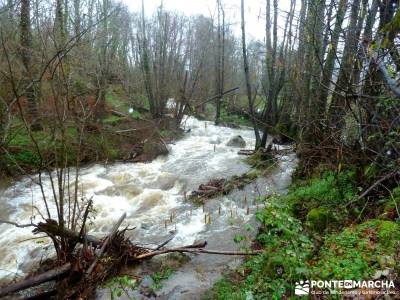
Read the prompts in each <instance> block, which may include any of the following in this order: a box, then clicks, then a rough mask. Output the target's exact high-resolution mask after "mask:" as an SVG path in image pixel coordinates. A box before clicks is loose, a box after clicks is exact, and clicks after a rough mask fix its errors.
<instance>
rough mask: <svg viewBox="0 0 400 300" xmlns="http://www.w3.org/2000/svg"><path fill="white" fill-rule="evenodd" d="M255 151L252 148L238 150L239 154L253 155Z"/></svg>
mask: <svg viewBox="0 0 400 300" xmlns="http://www.w3.org/2000/svg"><path fill="white" fill-rule="evenodd" d="M254 153H255V150H250V149H242V150H239V151H238V154H239V155H253V154H254Z"/></svg>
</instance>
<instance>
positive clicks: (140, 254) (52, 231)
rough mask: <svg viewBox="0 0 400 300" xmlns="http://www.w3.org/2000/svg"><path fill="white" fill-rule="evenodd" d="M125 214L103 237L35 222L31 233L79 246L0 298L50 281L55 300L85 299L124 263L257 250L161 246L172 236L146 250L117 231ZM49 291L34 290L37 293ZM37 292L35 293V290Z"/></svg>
mask: <svg viewBox="0 0 400 300" xmlns="http://www.w3.org/2000/svg"><path fill="white" fill-rule="evenodd" d="M125 216H126V215H125V214H124V215H122V216H121V217H120V219H119V220H118V221H117V222H116V223H115V224H114V226H113V228H112V229H111V231H110V234H109V235H108V236H106V237H105V238H103V239H97V238H94V237H91V236H88V235H82V236H80V235H79V234H78V233H74V232H71V231H69V230H65V229H64V230H61V229H60V227H59V226H58V224H57V223H56V222H55V221H54V220H47V221H46V222H45V223H39V224H38V225H37V227H36V228H35V230H34V232H35V233H39V232H45V233H46V234H49V235H51V236H52V237H55V236H63V237H64V238H65V239H70V240H72V241H73V242H78V243H80V244H82V246H81V247H80V248H79V249H77V250H76V251H75V252H74V256H73V257H72V258H70V259H69V261H65V262H61V261H57V262H55V263H54V267H53V268H52V269H50V270H47V271H46V272H44V273H41V274H37V275H33V276H30V277H29V278H26V279H25V280H22V281H20V282H17V283H14V284H9V285H7V286H5V287H0V297H3V296H6V295H9V294H12V293H17V292H20V291H23V290H26V289H29V288H33V287H36V286H39V285H41V284H43V283H46V282H54V285H53V288H52V289H51V291H52V292H54V293H56V294H57V299H71V298H73V299H75V298H79V297H80V298H86V297H90V296H91V295H93V293H94V291H95V288H96V286H97V285H98V284H101V283H102V282H104V281H105V280H106V279H107V278H109V277H110V276H114V275H116V274H118V272H119V271H120V269H121V268H122V267H123V266H125V265H135V264H138V263H140V262H141V261H143V260H146V259H151V258H152V257H154V256H157V255H162V254H167V253H173V252H178V253H193V254H200V253H204V254H219V255H256V254H258V253H259V252H257V251H256V252H249V253H248V252H236V251H218V250H209V249H205V247H206V245H207V242H206V241H203V242H198V243H195V244H192V245H186V246H181V247H176V248H170V249H168V248H165V247H164V246H165V245H166V244H168V243H169V242H170V241H171V240H172V238H173V236H172V237H169V238H168V239H167V240H166V241H163V242H161V243H160V244H159V245H158V246H157V247H156V248H153V249H150V248H146V247H143V246H138V245H135V244H134V243H132V242H131V241H130V240H129V239H128V238H127V237H126V236H125V233H126V231H127V230H128V229H127V228H125V229H123V230H118V228H119V227H120V226H121V224H122V222H123V220H124V219H125ZM48 292H49V291H48V290H47V291H43V290H40V289H39V290H38V293H39V295H38V296H43V295H44V294H43V293H46V294H47V293H48ZM36 294H37V293H36Z"/></svg>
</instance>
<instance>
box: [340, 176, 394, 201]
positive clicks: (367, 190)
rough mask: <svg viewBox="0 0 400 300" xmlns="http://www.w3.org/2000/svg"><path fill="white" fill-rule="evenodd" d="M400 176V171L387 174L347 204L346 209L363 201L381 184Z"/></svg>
mask: <svg viewBox="0 0 400 300" xmlns="http://www.w3.org/2000/svg"><path fill="white" fill-rule="evenodd" d="M397 175H400V171H399V170H396V171H393V172H391V173H388V174H386V175H385V176H383V177H381V178H380V179H378V180H377V181H375V182H374V183H373V184H372V185H371V186H370V187H369V188H367V189H366V190H365V191H364V192H363V193H362V194H361V195H360V196H358V197H357V198H355V199H354V200H352V201H350V202H349V203H347V204H346V207H347V206H349V205H350V204H352V203H354V202H357V201H358V200H361V199H362V198H364V197H365V196H367V195H368V194H369V193H370V192H371V191H372V190H373V189H374V188H376V187H377V186H378V185H379V184H381V183H382V182H384V181H385V180H388V179H389V178H392V177H394V176H397Z"/></svg>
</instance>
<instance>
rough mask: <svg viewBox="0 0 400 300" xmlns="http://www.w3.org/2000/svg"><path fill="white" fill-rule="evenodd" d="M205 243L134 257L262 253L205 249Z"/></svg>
mask: <svg viewBox="0 0 400 300" xmlns="http://www.w3.org/2000/svg"><path fill="white" fill-rule="evenodd" d="M206 245H207V242H201V243H198V244H194V245H190V246H184V247H178V248H171V249H165V250H158V251H153V252H149V253H144V254H141V255H138V256H137V257H136V259H137V260H141V259H148V258H151V257H154V256H156V255H161V254H167V253H172V252H179V253H193V254H200V253H204V254H218V255H257V254H260V253H262V250H256V251H252V252H240V251H218V250H207V249H204V247H205V246H206Z"/></svg>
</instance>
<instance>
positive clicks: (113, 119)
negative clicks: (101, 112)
mask: <svg viewBox="0 0 400 300" xmlns="http://www.w3.org/2000/svg"><path fill="white" fill-rule="evenodd" d="M124 119H125V118H124V117H119V116H113V115H110V116H108V117H106V118H104V119H103V123H104V124H111V125H115V124H117V123H118V122H120V121H122V120H124Z"/></svg>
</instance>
